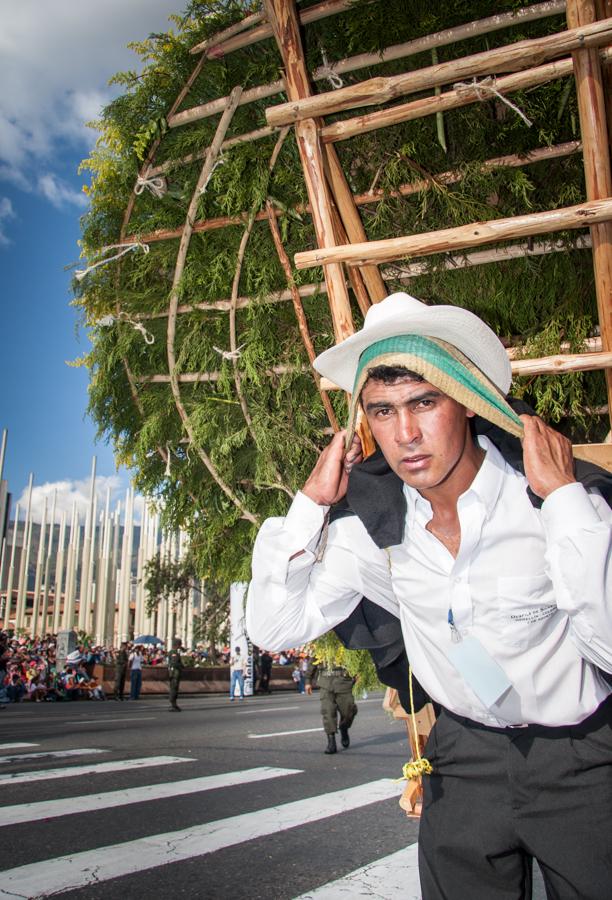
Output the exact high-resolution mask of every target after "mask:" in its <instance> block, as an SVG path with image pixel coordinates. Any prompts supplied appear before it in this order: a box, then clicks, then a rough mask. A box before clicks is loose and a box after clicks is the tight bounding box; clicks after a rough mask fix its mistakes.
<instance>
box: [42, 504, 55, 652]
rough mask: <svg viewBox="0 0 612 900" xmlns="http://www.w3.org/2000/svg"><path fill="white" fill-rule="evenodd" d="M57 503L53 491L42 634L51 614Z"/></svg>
mask: <svg viewBox="0 0 612 900" xmlns="http://www.w3.org/2000/svg"><path fill="white" fill-rule="evenodd" d="M56 503H57V490H55V491H53V503H52V504H51V520H50V522H49V537H48V539H47V558H46V560H45V576H44V581H43V596H42V609H41V620H42V625H41V633H42V634H43V635H44V634H46V633H47V624H48V623H47V618H48V612H49V579H50V577H51V557H52V555H53V538H54V535H55V507H56Z"/></svg>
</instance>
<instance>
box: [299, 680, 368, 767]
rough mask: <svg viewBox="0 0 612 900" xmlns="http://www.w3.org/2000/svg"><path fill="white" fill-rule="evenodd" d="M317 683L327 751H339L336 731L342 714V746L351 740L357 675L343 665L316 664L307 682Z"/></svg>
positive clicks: (345, 745)
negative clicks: (349, 733)
mask: <svg viewBox="0 0 612 900" xmlns="http://www.w3.org/2000/svg"><path fill="white" fill-rule="evenodd" d="M314 679H316V683H317V685H318V687H319V690H320V692H321V693H320V700H321V716H322V717H323V729H324V731H325V733H326V735H327V749H326V750H325V752H326V753H335V752H336V731H337V730H338V715H339V716H340V723H339V725H340V734H341V741H342V746H343V747H348V746H349V744H350V740H349V736H348V730H349V728H350V727H351V725H352V724H353V720H354V718H355V716H356V715H357V704H356V703H355V700H354V698H353V684H354V679H353V678H352V677H351V676H350V675H349V674H348V672H347V671H346V669H343V668H342V666H334V667H333V668H329V669H328V668H323V667H318V666H315V667H313V668H312V669H310V670H309V671H308V672H307V674H306V683H307V684H308V683H312V681H313V680H314Z"/></svg>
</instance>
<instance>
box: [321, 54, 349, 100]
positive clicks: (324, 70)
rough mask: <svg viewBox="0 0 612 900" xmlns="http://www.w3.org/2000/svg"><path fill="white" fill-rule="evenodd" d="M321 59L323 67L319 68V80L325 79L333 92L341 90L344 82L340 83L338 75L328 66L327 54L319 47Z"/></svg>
mask: <svg viewBox="0 0 612 900" xmlns="http://www.w3.org/2000/svg"><path fill="white" fill-rule="evenodd" d="M321 59H322V60H323V65H322V66H319V71H318V74H319V75H320V76H321V78H327V80H328V81H329V83H330V84H331V86H332V87H333V89H334V90H337V89H338V88H341V87H342V86H343V84H344V82H343V81H342V79H341V78H340V76H339V75H338V73H337V72H336V71H335V70H334V67H333V66H331V65H330V63H329V60H328V58H327V53H326V52H325V50H324V48H323V47H321Z"/></svg>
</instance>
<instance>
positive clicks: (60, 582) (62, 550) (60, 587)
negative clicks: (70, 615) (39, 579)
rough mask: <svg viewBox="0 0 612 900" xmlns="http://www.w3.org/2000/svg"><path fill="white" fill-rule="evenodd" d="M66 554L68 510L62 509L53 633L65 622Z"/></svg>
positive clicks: (55, 583)
mask: <svg viewBox="0 0 612 900" xmlns="http://www.w3.org/2000/svg"><path fill="white" fill-rule="evenodd" d="M65 555H66V510H65V509H63V510H62V517H61V520H60V530H59V538H58V541H57V555H56V557H55V580H54V588H53V634H57V632H58V631H59V630H60V625H61V624H62V622H63V610H64V608H65V605H66V597H65V590H66V589H65V581H64V558H65ZM62 591H64V601H63V603H62Z"/></svg>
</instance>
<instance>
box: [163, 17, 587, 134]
mask: <svg viewBox="0 0 612 900" xmlns="http://www.w3.org/2000/svg"><path fill="white" fill-rule="evenodd" d="M564 10H565V0H547V2H545V3H536V4H534V5H533V6H528V7H525V8H523V9H517V10H512V11H511V12H507V13H498V14H497V15H495V16H489V17H488V18H486V19H479V20H477V21H475V22H467V23H466V24H465V25H457V26H456V27H455V28H447V29H445V30H444V31H438V32H435V33H434V34H428V35H425V36H424V37H421V38H416V40H413V41H408V42H407V43H403V44H395V45H393V46H392V47H387V48H385V49H384V50H382V51H381V52H380V53H360V54H358V55H357V56H351V57H348V58H347V59H341V60H338V62H334V63H332V64H331V65H330V66H319V67H318V68H316V69H315V70H314V71H313V73H312V80H313V81H322V80H323V79H325V78H328V77H329V74H330V70H331V71H333V72H334V74H337V75H342V74H344V73H347V72H354V71H356V70H357V69H365V68H368V67H371V66H379V65H382V64H383V63H386V62H392V61H393V60H396V59H405V58H406V57H410V56H414V55H415V54H417V53H423V52H424V51H426V50H430V49H432V48H435V47H444V46H446V45H448V44H454V43H456V42H457V41H464V40H469V39H470V38H473V37H477V36H478V35H483V34H490V33H491V32H494V31H499V30H500V29H503V28H509V27H510V26H512V25H520V24H522V23H524V22H526V21H534V20H536V19H543V18H546V17H547V16H554V15H558V14H560V13H563V12H564ZM308 12H310V10H305V13H308ZM600 18H605V17H604V16H601V17H600ZM191 52H192V53H193V52H194V51H193V50H192V51H191ZM284 90H285V83H284V80H283V79H282V78H281V79H279V80H278V81H274V82H271V83H270V84H267V85H260V86H258V87H255V88H251V89H250V90H248V91H245V92H244V94H243V95H242V98H241V101H240V102H241V104H244V103H252V102H253V101H255V100H262V99H265V98H266V97H273V96H275V95H276V94H280V93H281V92H282V91H284ZM225 103H227V97H221V98H219V99H218V100H211V101H209V102H208V103H203V104H201V105H199V106H194V107H193V108H192V109H191V110H184V111H183V112H182V113H181V118H180V119H179V118H176V117H174V116H172V121H171V123H170V127H171V128H175V127H176V126H177V125H185V124H186V123H187V122H194V121H196V120H197V119H205V118H207V117H208V116H212V115H215V114H216V113H218V112H222V111H223V109H224V108H225V107H224V104H225Z"/></svg>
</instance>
